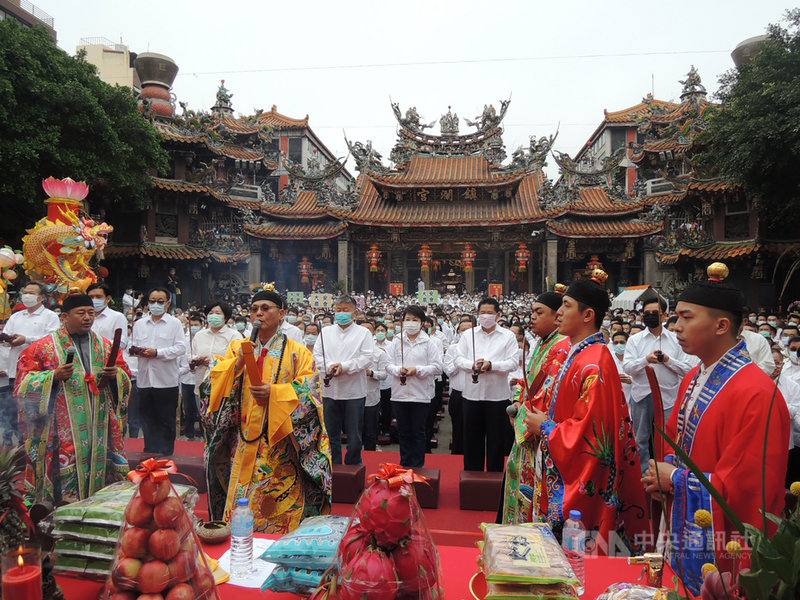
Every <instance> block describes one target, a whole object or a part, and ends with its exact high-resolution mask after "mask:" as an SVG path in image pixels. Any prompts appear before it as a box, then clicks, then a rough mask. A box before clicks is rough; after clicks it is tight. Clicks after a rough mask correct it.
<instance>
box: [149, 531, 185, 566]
mask: <svg viewBox="0 0 800 600" xmlns="http://www.w3.org/2000/svg"><path fill="white" fill-rule="evenodd" d="M147 548H148V549H149V550H150V554H152V555H153V556H155V557H156V558H158V559H160V560H164V561H167V560H171V559H172V557H173V556H175V555H176V554H177V553H178V550H180V549H181V540H180V538H179V537H178V533H177V532H176V531H175V530H174V529H156V530H155V531H154V532H153V533H152V535H150V539H149V540H148V542H147Z"/></svg>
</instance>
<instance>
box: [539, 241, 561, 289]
mask: <svg viewBox="0 0 800 600" xmlns="http://www.w3.org/2000/svg"><path fill="white" fill-rule="evenodd" d="M545 260H546V261H547V268H546V269H545V276H546V277H547V279H548V280H549V282H550V285H551V286H552V285H555V284H556V283H558V238H557V237H555V236H553V237H548V239H547V248H546V250H545ZM542 291H545V290H542Z"/></svg>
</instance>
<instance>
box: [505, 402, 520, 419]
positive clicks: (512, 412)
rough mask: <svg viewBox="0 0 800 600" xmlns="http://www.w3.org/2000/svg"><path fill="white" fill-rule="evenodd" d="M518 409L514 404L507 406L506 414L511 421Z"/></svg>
mask: <svg viewBox="0 0 800 600" xmlns="http://www.w3.org/2000/svg"><path fill="white" fill-rule="evenodd" d="M518 412H519V409H518V408H517V405H516V404H509V405H508V406H506V414H507V415H508V416H509V417H511V418H512V419H513V418H514V417H516V416H517V413H518Z"/></svg>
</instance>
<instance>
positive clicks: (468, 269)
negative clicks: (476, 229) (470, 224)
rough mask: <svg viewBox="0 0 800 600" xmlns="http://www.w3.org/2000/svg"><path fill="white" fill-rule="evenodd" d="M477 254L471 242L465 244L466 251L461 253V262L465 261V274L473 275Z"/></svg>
mask: <svg viewBox="0 0 800 600" xmlns="http://www.w3.org/2000/svg"><path fill="white" fill-rule="evenodd" d="M476 256H477V253H476V252H475V250H473V249H472V244H471V243H470V242H465V243H464V251H463V252H462V253H461V260H462V261H464V272H465V273H472V265H473V264H474V262H475V257H476Z"/></svg>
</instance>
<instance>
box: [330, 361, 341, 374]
mask: <svg viewBox="0 0 800 600" xmlns="http://www.w3.org/2000/svg"><path fill="white" fill-rule="evenodd" d="M341 374H342V365H341V363H336V364H335V365H331V366H330V367H328V375H330V376H331V377H338V376H339V375H341Z"/></svg>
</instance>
